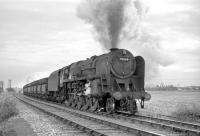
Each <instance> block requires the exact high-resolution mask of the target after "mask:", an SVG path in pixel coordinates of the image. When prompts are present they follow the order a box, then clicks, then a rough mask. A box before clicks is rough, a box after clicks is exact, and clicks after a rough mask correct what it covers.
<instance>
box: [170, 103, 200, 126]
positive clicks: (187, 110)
mask: <svg viewBox="0 0 200 136" xmlns="http://www.w3.org/2000/svg"><path fill="white" fill-rule="evenodd" d="M172 115H174V116H175V117H177V118H178V119H180V120H183V121H198V122H199V121H200V109H199V108H198V106H196V105H195V104H193V105H190V106H187V105H180V106H179V107H178V108H177V110H176V111H175V112H174V113H173V114H172Z"/></svg>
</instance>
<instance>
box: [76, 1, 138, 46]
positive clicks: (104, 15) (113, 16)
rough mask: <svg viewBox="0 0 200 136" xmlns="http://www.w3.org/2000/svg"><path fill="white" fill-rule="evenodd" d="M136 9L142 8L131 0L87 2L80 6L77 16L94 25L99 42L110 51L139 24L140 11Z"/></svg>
mask: <svg viewBox="0 0 200 136" xmlns="http://www.w3.org/2000/svg"><path fill="white" fill-rule="evenodd" d="M130 5H132V6H130ZM136 7H138V8H140V7H139V6H138V4H136V3H134V2H132V1H131V0H85V1H84V2H82V3H81V4H80V5H79V7H78V9H77V14H78V16H79V17H80V18H82V19H83V20H85V21H86V22H88V23H90V24H92V25H93V27H94V29H95V31H96V34H97V39H98V41H99V42H100V43H101V44H102V45H103V46H104V47H105V48H106V49H110V48H113V47H117V46H118V43H119V40H121V38H123V37H127V36H128V35H129V31H130V29H132V28H133V27H132V26H135V24H136V23H137V18H136V16H137V12H138V13H139V12H140V9H138V10H137V9H136ZM131 8H134V9H133V10H131ZM128 12H129V13H128ZM130 16H131V17H130ZM130 19H131V21H130ZM132 21H133V22H132ZM130 22H131V25H132V26H131V25H130ZM131 31H132V30H131Z"/></svg>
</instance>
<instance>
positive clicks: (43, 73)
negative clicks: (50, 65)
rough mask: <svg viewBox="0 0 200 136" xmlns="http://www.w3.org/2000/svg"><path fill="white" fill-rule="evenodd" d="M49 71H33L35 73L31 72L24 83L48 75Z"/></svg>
mask: <svg viewBox="0 0 200 136" xmlns="http://www.w3.org/2000/svg"><path fill="white" fill-rule="evenodd" d="M49 73H50V72H35V73H33V74H31V75H29V76H28V77H27V79H26V83H30V82H33V81H36V80H39V79H42V78H45V77H48V76H49Z"/></svg>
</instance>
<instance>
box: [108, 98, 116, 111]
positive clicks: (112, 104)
mask: <svg viewBox="0 0 200 136" xmlns="http://www.w3.org/2000/svg"><path fill="white" fill-rule="evenodd" d="M106 111H107V113H114V112H115V99H114V98H112V97H111V98H108V99H107V100H106Z"/></svg>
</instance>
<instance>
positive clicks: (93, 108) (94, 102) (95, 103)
mask: <svg viewBox="0 0 200 136" xmlns="http://www.w3.org/2000/svg"><path fill="white" fill-rule="evenodd" d="M90 102H91V107H90V111H91V112H94V111H96V110H97V109H98V108H99V101H98V99H96V98H93V99H91V101H90Z"/></svg>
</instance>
